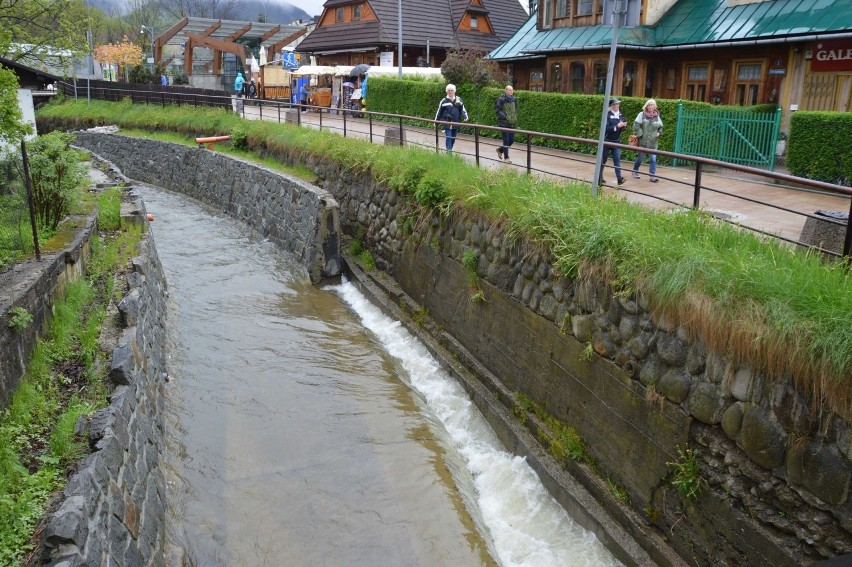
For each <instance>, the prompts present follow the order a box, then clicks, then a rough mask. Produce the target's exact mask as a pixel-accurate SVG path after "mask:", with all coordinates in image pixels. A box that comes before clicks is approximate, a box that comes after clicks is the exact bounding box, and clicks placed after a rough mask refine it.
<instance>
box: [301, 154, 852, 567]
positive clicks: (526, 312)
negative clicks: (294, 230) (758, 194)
mask: <svg viewBox="0 0 852 567" xmlns="http://www.w3.org/2000/svg"><path fill="white" fill-rule="evenodd" d="M313 165H314V167H315V169H317V170H318V171H319V172H320V174H321V177H323V178H324V179H325V180H326V185H325V187H326V188H327V189H329V190H330V191H331V192H332V193H333V194H334V195H335V196H336V197H337V199H338V200H339V201H340V206H341V223H342V225H343V229H344V231H346V232H348V233H350V234H356V233H357V232H358V230H359V227H360V228H361V233H362V234H365V235H366V237H365V238H366V241H367V242H366V244H367V245H368V246H369V248H370V249H371V250H372V251H373V253H374V255H376V256H377V257H378V260H377V264H378V265H379V266H380V267H381V268H383V269H385V270H387V271H388V272H389V273H391V274H392V276H393V277H394V279H395V280H396V281H398V282H399V284H400V286H401V287H402V289H403V290H404V291H405V292H406V293H408V294H409V295H410V296H412V297H413V298H414V299H415V300H416V301H419V302H420V303H421V305H423V306H424V307H426V308H427V309H428V312H429V314H430V316H432V317H433V318H434V319H435V321H436V322H437V324H438V325H440V326H441V327H442V328H443V329H445V330H446V332H448V333H449V334H450V335H452V336H453V337H454V338H455V339H457V340H458V341H460V342H461V343H462V344H464V346H465V347H466V348H467V349H468V350H470V351H471V352H472V353H473V354H474V356H475V357H476V358H477V359H478V360H479V361H480V362H482V363H483V364H484V365H485V366H486V367H487V368H488V369H489V370H490V371H491V372H493V373H494V374H496V375H497V376H498V378H499V379H500V380H501V381H503V383H504V384H505V385H506V386H507V387H508V388H509V389H511V390H512V391H516V392H521V393H523V394H525V395H527V396H529V397H530V398H531V399H532V400H533V401H535V402H537V403H540V404H542V405H543V406H544V407H546V408H547V410H548V411H549V412H550V413H551V414H553V415H554V416H555V417H557V418H558V419H560V420H561V421H562V422H563V423H565V424H567V425H570V426H572V427H574V428H575V429H576V430H577V431H578V432H579V433H580V435H581V436H582V437H583V439H584V441H585V442H586V448H587V450H588V452H589V453H590V454H591V455H592V457H593V458H594V460H595V461H596V462H597V463H598V464H599V465H600V467H601V469H602V471H603V473H604V474H605V475H606V476H607V477H608V478H610V479H613V480H615V481H617V483H618V484H619V485H621V486H623V487H624V488H625V489H626V490H627V491H628V493H629V496H630V505H631V506H632V508H633V509H634V510H635V511H636V512H638V513H639V514H641V515H642V516H643V518H644V520H645V522H646V524H647V526H648V527H649V528H650V529H653V530H656V531H657V533H662V534H664V535H665V537H666V538H667V539H668V540H669V541H670V542H671V544H672V545H673V546H674V547H675V548H676V549H677V550H678V552H679V553H680V554H681V556H682V557H684V558H685V559H688V560H689V561H690V562H691V563H695V564H699V565H725V564H727V565H775V566H777V565H801V564H807V563H810V562H813V561H814V560H818V559H820V558H822V557H831V556H835V555H841V554H847V553H850V552H852V514H850V511H852V502H850V498H849V496H850V495H849V492H850V490H849V489H850V477H852V436H850V427H849V424H848V423H846V422H845V421H844V420H842V419H841V418H839V417H838V416H835V415H817V414H814V413H813V412H812V406H811V405H810V404H809V403H808V402H807V401H806V400H805V399H804V398H803V397H802V396H801V395H800V394H799V393H798V392H797V391H796V390H795V388H794V387H793V386H792V383H793V380H792V379H791V378H790V377H781V376H767V375H764V374H763V373H761V372H759V371H756V370H755V369H753V368H751V367H750V366H749V363H748V361H743V362H739V363H738V362H736V361H734V360H731V359H729V358H728V357H726V356H724V355H723V354H721V353H715V352H711V351H709V350H708V349H707V347H706V346H705V344H704V342H703V341H702V338H701V337H699V336H690V335H689V334H688V333H687V332H686V331H685V330H684V328H683V327H680V326H679V325H678V324H677V323H676V322H673V321H668V320H666V319H665V318H664V317H661V316H658V315H657V314H656V313H655V311H654V306H653V305H651V304H650V303H649V302H648V301H647V300H645V299H644V298H641V297H629V298H623V297H615V296H614V295H613V294H612V291H611V290H610V289H609V288H608V287H607V286H606V285H604V283H602V282H600V281H595V280H591V281H583V282H580V281H573V280H570V279H567V278H566V277H564V276H562V275H561V274H560V273H558V271H557V270H555V269H554V267H553V261H552V258H551V257H550V256H549V255H548V254H547V252H546V251H541V250H540V249H538V248H536V247H534V246H531V245H529V244H528V243H524V242H515V241H514V240H512V239H509V238H507V237H506V234H505V233H504V231H503V230H502V228H501V227H500V226H498V225H495V224H492V223H490V222H488V221H487V220H486V219H482V218H470V216H465V217H463V218H462V217H458V218H455V219H453V218H450V219H445V218H440V217H437V216H432V217H431V219H430V221H429V222H428V223H422V224H420V225H419V229H418V231H417V233H415V234H412V231H411V230H407V229H406V226H411V225H412V224H413V223H411V218H412V215H413V214H414V211H415V207H414V205H413V203H411V201H410V199H406V198H405V197H403V196H401V195H399V194H397V193H396V192H394V191H391V190H388V189H387V188H385V187H383V186H381V185H379V184H377V183H375V182H373V181H372V180H369V179H364V178H361V179H359V178H356V177H354V176H352V175H351V174H341V173H340V172H338V171H336V169H335V167H334V165H333V164H326V163H315V164H313ZM466 252H467V253H474V254H475V255H476V257H477V259H478V263H477V264H478V265H477V268H476V277H477V279H478V286H479V288H480V289H481V290H482V292H483V293H482V295H481V296H478V297H474V295H475V292H474V291H471V289H470V274H468V272H467V270H466V269H465V268H464V267H463V266H462V263H461V262H462V257H463V255H464V254H465V253H466ZM589 348H590V349H591V350H592V351H593V352H594V353H595V356H594V357H591V358H592V359H591V360H587V358H589V357H588V355H589V354H590V352H589V350H588V349H589ZM687 447H690V448H692V449H694V450H696V451H697V454H698V463H699V466H700V472H701V476H702V477H703V478H704V479H705V481H706V482H707V485H706V486H705V488H704V490H702V492H701V493H700V495H699V497H698V498H697V499H695V500H683V499H681V498H680V497H679V496H678V494H677V491H676V490H675V489H674V487H673V485H672V482H671V480H672V474H673V468H672V466H671V465H670V464H669V463H672V462H677V461H679V460H682V456H681V454H680V453H679V452H678V450H679V449H680V450H684V449H686V448H687Z"/></svg>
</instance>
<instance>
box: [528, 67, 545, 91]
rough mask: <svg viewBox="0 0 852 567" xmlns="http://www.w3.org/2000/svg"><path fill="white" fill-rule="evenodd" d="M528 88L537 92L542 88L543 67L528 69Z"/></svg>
mask: <svg viewBox="0 0 852 567" xmlns="http://www.w3.org/2000/svg"><path fill="white" fill-rule="evenodd" d="M530 90H531V91H533V92H537V93H540V92H542V91H543V90H544V69H533V70H531V71H530Z"/></svg>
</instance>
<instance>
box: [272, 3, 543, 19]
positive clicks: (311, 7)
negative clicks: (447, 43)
mask: <svg viewBox="0 0 852 567" xmlns="http://www.w3.org/2000/svg"><path fill="white" fill-rule="evenodd" d="M285 2H286V3H287V4H292V5H293V6H298V7H299V8H301V9H302V10H304V11H305V12H307V13H308V14H309V15H311V16H319V15H320V14H322V5H323V4H325V0H281V1H280V3H285ZM518 2H520V3H521V6H523V7H524V9H526V8H527V6H528V4H527V2H526V0H523V1H522V0H518ZM402 9H403V11H404V10H405V2H404V1H403V4H402ZM403 21H404V20H403Z"/></svg>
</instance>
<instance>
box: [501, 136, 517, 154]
mask: <svg viewBox="0 0 852 567" xmlns="http://www.w3.org/2000/svg"><path fill="white" fill-rule="evenodd" d="M501 134H503V145H502V146H500V152H501V153H502V154H503V157H504V158H505V159H509V146H511V145H512V144H514V143H515V133H514V132H501Z"/></svg>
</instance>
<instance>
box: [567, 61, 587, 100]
mask: <svg viewBox="0 0 852 567" xmlns="http://www.w3.org/2000/svg"><path fill="white" fill-rule="evenodd" d="M570 75H571V92H572V93H580V94H583V93H584V92H585V91H586V65H585V64H583V63H571V71H570Z"/></svg>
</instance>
